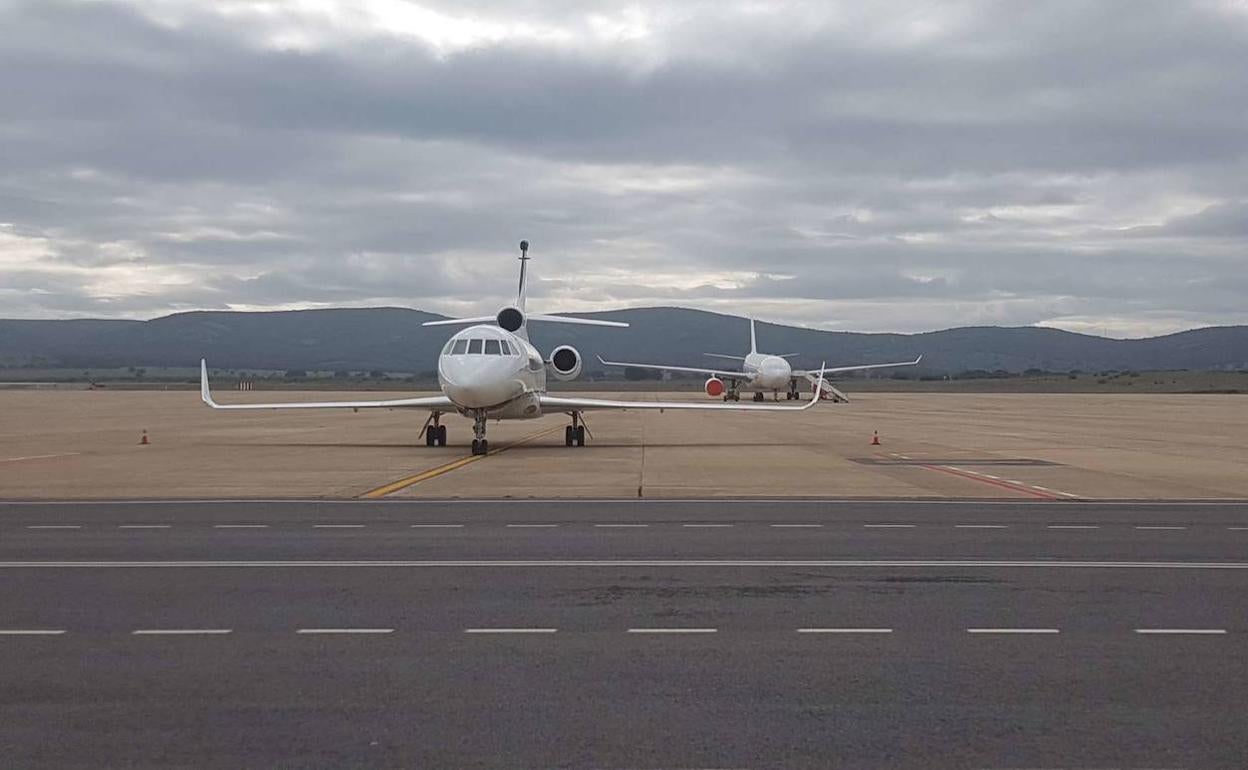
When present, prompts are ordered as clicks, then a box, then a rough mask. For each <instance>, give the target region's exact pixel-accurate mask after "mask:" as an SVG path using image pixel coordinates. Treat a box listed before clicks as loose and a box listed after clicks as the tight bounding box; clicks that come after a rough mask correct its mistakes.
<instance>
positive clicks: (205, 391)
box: [199, 358, 217, 409]
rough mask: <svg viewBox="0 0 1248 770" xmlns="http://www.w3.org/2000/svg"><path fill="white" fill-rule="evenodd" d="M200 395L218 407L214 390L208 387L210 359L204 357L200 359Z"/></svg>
mask: <svg viewBox="0 0 1248 770" xmlns="http://www.w3.org/2000/svg"><path fill="white" fill-rule="evenodd" d="M199 397H200V399H202V400H203V402H204V403H205V404H207V405H208V406H211V407H212V408H213V409H216V408H217V402H216V401H213V400H212V390H211V389H210V388H209V387H208V361H207V360H205V359H203V358H201V359H199Z"/></svg>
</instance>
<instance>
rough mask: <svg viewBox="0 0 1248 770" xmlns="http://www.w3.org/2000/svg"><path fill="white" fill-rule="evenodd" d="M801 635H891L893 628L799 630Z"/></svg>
mask: <svg viewBox="0 0 1248 770" xmlns="http://www.w3.org/2000/svg"><path fill="white" fill-rule="evenodd" d="M797 633H799V634H891V633H893V629H891V628H799V629H797Z"/></svg>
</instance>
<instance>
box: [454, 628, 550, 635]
mask: <svg viewBox="0 0 1248 770" xmlns="http://www.w3.org/2000/svg"><path fill="white" fill-rule="evenodd" d="M558 630H559V629H557V628H465V629H464V633H465V634H553V633H555V632H557V631H558Z"/></svg>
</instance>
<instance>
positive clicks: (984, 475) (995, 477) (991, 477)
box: [977, 473, 1001, 481]
mask: <svg viewBox="0 0 1248 770" xmlns="http://www.w3.org/2000/svg"><path fill="white" fill-rule="evenodd" d="M977 475H980V476H983V477H984V478H988V479H996V480H997V481H1000V480H1001V477H1000V476H993V475H992V474H991V473H980V474H977Z"/></svg>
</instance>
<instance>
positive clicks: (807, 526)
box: [771, 524, 823, 529]
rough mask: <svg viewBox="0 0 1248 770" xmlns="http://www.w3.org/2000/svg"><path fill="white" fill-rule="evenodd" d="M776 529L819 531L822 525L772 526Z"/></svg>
mask: <svg viewBox="0 0 1248 770" xmlns="http://www.w3.org/2000/svg"><path fill="white" fill-rule="evenodd" d="M771 526H773V527H775V528H776V529H818V528H819V527H822V526H823V525H822V524H772V525H771Z"/></svg>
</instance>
